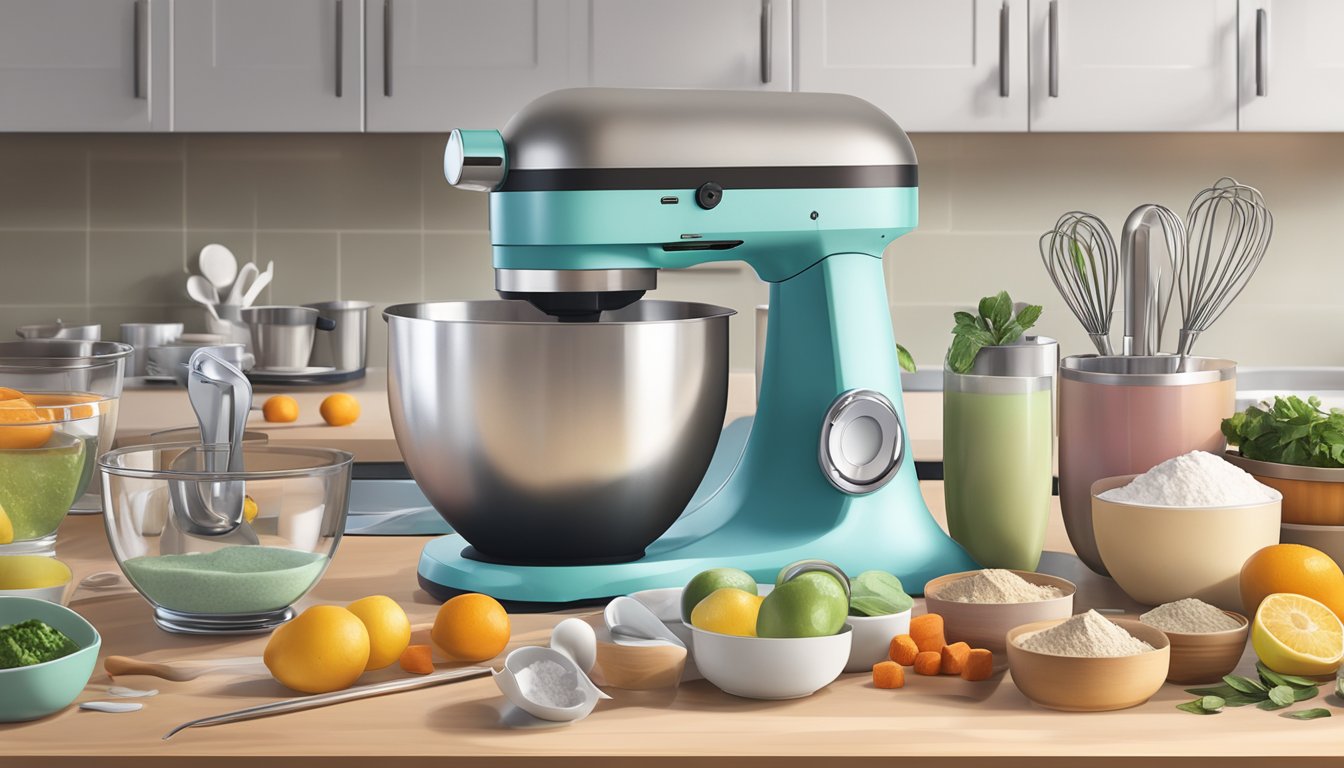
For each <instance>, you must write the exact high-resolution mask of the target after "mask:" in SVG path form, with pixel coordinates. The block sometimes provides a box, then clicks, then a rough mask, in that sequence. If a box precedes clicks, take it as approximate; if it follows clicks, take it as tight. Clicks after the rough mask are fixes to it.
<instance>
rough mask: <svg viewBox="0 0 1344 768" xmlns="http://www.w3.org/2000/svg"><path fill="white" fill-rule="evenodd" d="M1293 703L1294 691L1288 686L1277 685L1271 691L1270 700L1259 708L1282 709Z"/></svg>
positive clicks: (1263, 702) (1262, 703)
mask: <svg viewBox="0 0 1344 768" xmlns="http://www.w3.org/2000/svg"><path fill="white" fill-rule="evenodd" d="M1292 703H1293V689H1292V688H1289V687H1288V686H1286V685H1276V686H1274V687H1273V688H1270V689H1269V700H1268V701H1262V702H1260V703H1259V704H1258V705H1257V706H1259V707H1260V708H1261V709H1282V708H1283V707H1286V706H1288V705H1289V704H1292Z"/></svg>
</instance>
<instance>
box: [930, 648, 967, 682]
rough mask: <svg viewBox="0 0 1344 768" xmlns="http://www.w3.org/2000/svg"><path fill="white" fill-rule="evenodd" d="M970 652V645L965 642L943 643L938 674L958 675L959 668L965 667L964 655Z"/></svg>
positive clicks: (959, 672)
mask: <svg viewBox="0 0 1344 768" xmlns="http://www.w3.org/2000/svg"><path fill="white" fill-rule="evenodd" d="M970 652H971V646H969V645H967V644H966V643H953V644H951V645H944V646H943V650H942V658H941V659H940V661H941V662H942V664H941V665H940V666H939V668H938V672H939V674H943V675H960V674H961V670H963V669H965V668H966V657H967V656H968V655H970Z"/></svg>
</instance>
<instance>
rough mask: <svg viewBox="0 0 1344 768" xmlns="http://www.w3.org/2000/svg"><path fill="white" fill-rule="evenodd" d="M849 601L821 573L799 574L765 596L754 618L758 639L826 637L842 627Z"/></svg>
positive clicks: (833, 581)
mask: <svg viewBox="0 0 1344 768" xmlns="http://www.w3.org/2000/svg"><path fill="white" fill-rule="evenodd" d="M848 615H849V598H848V596H847V595H846V594H845V589H844V587H842V586H841V585H840V582H839V581H838V580H837V579H836V578H835V577H834V576H832V575H830V574H828V573H824V572H821V571H809V572H807V573H803V574H799V575H798V576H795V577H793V578H792V579H789V580H788V581H786V582H784V583H783V584H780V585H779V586H778V587H775V591H773V592H771V593H770V594H768V595H766V596H765V600H764V601H763V602H762V603H761V610H760V613H759V614H757V617H756V636H757V637H825V636H827V635H834V634H835V633H837V632H839V631H840V629H841V628H842V627H844V626H845V617H847V616H848Z"/></svg>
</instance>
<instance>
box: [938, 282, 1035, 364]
mask: <svg viewBox="0 0 1344 768" xmlns="http://www.w3.org/2000/svg"><path fill="white" fill-rule="evenodd" d="M976 309H977V311H978V313H979V315H978V316H977V315H973V314H971V313H970V312H956V313H953V315H952V317H953V319H954V321H955V322H956V325H955V326H954V327H953V328H952V347H951V349H949V350H948V353H947V364H948V367H950V368H951V369H952V371H953V372H954V373H970V371H971V367H972V366H974V365H975V356H976V355H978V354H980V350H981V349H984V348H985V347H997V346H1002V345H1004V344H1012V343H1013V342H1015V341H1017V340H1018V339H1020V338H1022V335H1023V334H1024V333H1026V332H1027V329H1028V328H1031V327H1032V326H1033V325H1035V324H1036V321H1037V320H1039V319H1040V317H1041V307H1040V305H1039V304H1028V305H1027V306H1025V307H1022V309H1020V310H1018V311H1017V312H1014V311H1013V300H1012V298H1011V297H1010V296H1009V295H1008V292H1007V291H999V292H998V293H996V294H995V295H993V296H986V297H984V298H983V299H981V300H980V304H979V306H977V307H976Z"/></svg>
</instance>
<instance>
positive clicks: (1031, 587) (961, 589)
mask: <svg viewBox="0 0 1344 768" xmlns="http://www.w3.org/2000/svg"><path fill="white" fill-rule="evenodd" d="M1062 595H1063V593H1062V592H1060V591H1059V590H1058V589H1057V588H1055V587H1048V586H1039V585H1036V584H1032V583H1031V582H1029V581H1027V580H1026V579H1024V578H1022V577H1021V576H1018V575H1017V574H1016V573H1013V572H1012V571H1008V570H1004V569H1002V568H990V569H987V570H983V571H980V572H979V573H977V574H975V575H973V576H967V577H966V578H964V579H957V580H956V581H954V582H952V583H951V584H948V585H947V586H945V587H943V588H942V589H940V590H938V595H937V597H938V599H939V600H947V601H949V602H953V603H1035V602H1038V601H1041V600H1053V599H1055V598H1056V597H1061V596H1062Z"/></svg>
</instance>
